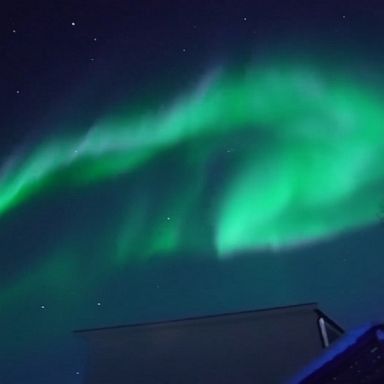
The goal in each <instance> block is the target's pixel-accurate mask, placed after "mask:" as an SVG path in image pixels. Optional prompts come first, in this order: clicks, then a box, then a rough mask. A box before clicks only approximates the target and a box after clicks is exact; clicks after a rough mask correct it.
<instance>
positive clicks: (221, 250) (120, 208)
mask: <svg viewBox="0 0 384 384" xmlns="http://www.w3.org/2000/svg"><path fill="white" fill-rule="evenodd" d="M103 3H104V1H103V0H97V1H93V2H90V1H88V0H86V1H84V2H78V1H74V0H73V1H72V0H68V1H66V2H48V1H47V0H39V1H38V2H37V3H33V4H32V3H31V4H27V3H26V2H25V3H24V2H9V5H4V7H3V8H4V9H3V10H2V12H1V13H0V21H1V23H0V25H1V26H2V28H3V33H2V34H0V49H1V53H2V60H1V61H0V64H1V71H0V100H1V103H0V105H1V111H2V113H1V114H0V128H1V140H0V249H1V254H0V255H1V256H0V327H1V328H0V329H2V330H3V337H2V343H1V347H0V348H1V349H0V356H1V359H0V383H1V384H3V383H4V384H35V383H36V384H52V383H55V384H68V383H70V384H81V383H83V378H84V374H85V361H86V350H85V348H84V345H83V343H82V340H79V338H78V337H75V336H74V335H73V333H72V332H73V331H74V330H76V329H87V328H94V327H95V328H96V327H104V326H114V325H120V324H129V323H139V322H144V321H158V320H166V319H176V318H182V317H193V316H199V315H205V314H218V313H223V312H232V311H241V310H249V309H250V310H252V309H259V308H268V307H274V306H283V305H293V304H300V303H304V302H318V303H319V307H320V308H321V309H322V310H324V312H325V313H326V314H327V315H329V316H330V317H331V318H332V319H334V320H335V321H336V322H338V323H340V325H341V326H344V327H345V328H346V329H352V328H354V327H357V326H361V325H363V324H365V323H367V322H372V321H382V319H384V312H383V309H382V308H383V303H384V300H383V298H382V292H383V291H384V282H383V278H382V270H383V267H384V261H383V260H384V259H383V257H382V255H383V252H384V227H383V224H382V217H383V215H384V214H383V212H384V210H383V207H384V162H383V154H384V123H383V122H384V76H383V71H382V68H383V65H382V64H383V60H384V59H383V56H382V52H383V50H382V49H381V46H382V36H383V32H384V31H383V25H384V24H383V22H382V20H383V18H384V9H383V10H382V8H383V7H382V5H380V4H379V2H377V4H376V7H374V6H373V4H374V3H376V0H372V7H367V6H366V5H365V4H362V3H361V2H358V1H355V0H352V1H349V2H348V4H347V2H343V1H340V2H339V1H332V2H331V1H324V2H304V1H302V0H292V1H284V2H282V1H279V0H271V1H268V2H266V1H265V2H258V1H253V0H252V1H251V0H239V1H236V2H235V1H232V0H228V1H227V0H225V1H222V2H220V4H219V2H216V1H210V2H202V4H198V3H199V2H198V1H193V2H187V1H184V0H180V1H179V0H178V1H176V2H169V4H168V3H167V2H158V3H156V2H154V1H152V0H132V1H130V2H123V1H120V0H116V1H115V0H113V1H109V2H108V3H107V2H105V4H103ZM128 3H129V4H128ZM171 3H172V4H171ZM203 3H204V4H203ZM344 3H345V4H344ZM144 369H146V368H144Z"/></svg>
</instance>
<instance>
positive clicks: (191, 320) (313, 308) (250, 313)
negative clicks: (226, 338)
mask: <svg viewBox="0 0 384 384" xmlns="http://www.w3.org/2000/svg"><path fill="white" fill-rule="evenodd" d="M297 312H315V313H317V314H318V315H319V316H321V317H323V318H325V319H326V320H327V321H328V322H329V323H330V324H332V325H333V326H334V327H335V328H336V329H338V331H340V332H341V333H343V329H342V328H341V327H340V326H339V325H338V324H336V323H335V322H334V321H332V320H331V319H329V318H328V317H327V316H326V315H325V314H324V313H323V312H322V311H320V310H319V309H318V305H317V303H314V302H312V303H304V304H297V305H290V306H281V307H274V308H264V309H256V310H246V311H240V312H229V313H228V312H227V313H221V314H214V315H206V316H198V317H187V318H180V319H176V320H162V321H156V322H145V323H134V324H125V325H116V326H110V327H100V328H90V329H80V330H76V331H74V332H75V333H80V334H88V333H95V332H96V333H97V332H104V331H113V330H120V329H125V330H129V329H134V328H138V327H140V328H147V329H150V328H163V327H169V326H171V327H173V326H177V325H182V326H185V325H188V324H195V323H196V322H200V323H201V322H205V323H206V322H214V321H217V320H224V319H228V320H235V319H237V318H241V319H244V318H247V317H250V318H258V317H260V318H261V317H264V316H278V315H283V314H287V313H297Z"/></svg>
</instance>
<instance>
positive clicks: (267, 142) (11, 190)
mask: <svg viewBox="0 0 384 384" xmlns="http://www.w3.org/2000/svg"><path fill="white" fill-rule="evenodd" d="M383 105H384V104H383V101H382V99H381V96H380V95H379V94H378V93H377V92H373V91H372V90H371V89H370V88H369V87H368V86H363V85H361V84H359V85H358V84H357V83H354V82H352V81H351V80H347V79H346V78H342V77H340V78H336V79H335V78H332V76H331V75H330V73H327V76H325V75H324V74H323V75H322V72H321V71H320V72H317V71H315V70H312V69H310V68H303V67H300V66H292V65H286V66H278V65H277V66H270V65H269V66H261V67H260V68H250V69H248V70H247V71H243V72H241V73H236V74H230V75H227V76H221V77H220V78H219V79H216V80H215V81H212V82H211V83H210V84H208V85H206V87H205V88H204V89H203V90H201V89H200V90H199V92H195V93H191V94H186V95H184V97H182V98H181V99H179V101H178V102H177V103H174V104H173V105H172V106H170V107H169V108H168V109H166V110H165V111H161V112H148V113H147V114H143V115H139V116H136V117H135V116H126V114H125V113H119V114H115V115H112V116H109V117H107V118H105V119H102V120H100V121H99V122H98V123H97V124H95V126H93V127H91V129H89V131H88V132H87V134H85V135H78V136H77V137H57V138H56V139H55V140H51V141H49V142H46V143H43V144H42V145H40V146H39V147H37V148H36V149H35V150H34V151H33V152H31V153H30V154H29V155H28V156H25V157H24V158H22V159H19V161H18V162H17V165H13V166H9V167H8V168H6V167H5V166H4V167H3V172H2V173H0V216H1V215H4V214H5V213H6V212H7V211H9V210H10V209H12V208H16V207H17V206H18V205H20V204H21V203H22V202H24V201H26V200H27V199H29V198H31V197H32V196H33V195H35V194H38V193H42V192H43V191H45V190H48V189H49V188H50V187H51V186H52V185H55V184H59V185H61V184H66V185H76V184H81V183H90V182H97V181H100V180H104V179H106V178H108V177H111V176H115V175H119V174H123V173H129V172H131V171H133V170H138V169H140V168H141V167H144V166H145V165H148V164H149V163H150V162H151V161H152V160H153V159H154V158H156V157H157V156H160V155H161V154H163V153H164V152H167V151H171V150H172V149H173V148H175V147H177V146H178V145H181V144H183V143H188V142H190V143H195V144H196V143H197V142H199V143H204V142H205V143H211V142H212V138H214V141H215V142H216V143H219V142H220V141H221V140H223V138H228V137H230V135H235V136H237V137H241V136H242V135H243V134H244V132H249V130H252V131H254V132H257V133H260V137H262V138H263V139H262V140H261V141H258V139H256V138H255V139H253V140H254V141H255V142H254V143H253V142H250V143H248V144H249V145H248V147H247V150H246V151H244V153H242V154H241V155H240V156H239V158H238V159H240V160H238V162H237V164H236V167H235V168H234V169H232V171H231V172H230V177H229V178H228V180H227V182H226V183H224V184H223V185H222V186H221V190H220V193H219V194H218V197H217V202H216V204H214V205H213V206H212V208H211V210H212V212H211V217H212V218H213V227H214V235H213V237H214V238H213V239H212V243H213V244H214V246H215V248H216V250H217V252H218V254H219V255H228V254H233V253H235V252H238V251H243V250H251V249H260V248H271V247H272V248H275V247H277V248H280V247H286V246H291V245H297V244H301V243H306V242H310V241H313V240H317V239H323V238H327V237H329V236H333V235H337V234H339V233H342V232H345V231H347V230H351V229H357V228H361V227H362V226H365V225H367V224H373V223H375V222H376V221H377V220H379V218H380V217H379V208H380V206H381V203H382V199H383V186H384V161H383V154H384V129H383V125H384V110H383ZM231 137H234V136H231ZM255 137H256V136H255ZM207 145H208V146H209V145H211V144H206V146H207ZM194 148H196V145H195V146H194ZM233 149H234V151H236V150H238V149H237V148H236V147H235V148H233ZM230 150H232V149H230ZM240 151H241V150H240ZM208 153H209V151H208ZM190 155H191V154H190ZM191 156H192V157H193V156H196V157H198V158H201V157H204V156H209V155H207V151H201V152H199V151H198V150H197V151H196V153H192V155H191ZM191 166H193V162H192V165H191ZM0 170H1V169H0ZM212 177H214V175H207V178H212ZM190 182H191V188H192V185H193V184H194V180H191V181H190ZM194 198H195V199H199V194H198V193H197V196H195V197H194ZM190 203H191V201H190V199H186V201H185V203H184V204H190ZM180 205H183V204H182V202H181V203H180V204H179V206H180ZM185 212H186V210H185V209H184V210H183V209H182V208H180V207H179V215H182V214H186V213H185ZM179 224H180V220H174V221H173V222H172V223H169V225H170V226H171V227H172V225H173V227H172V230H170V232H168V235H164V236H167V239H166V240H164V239H163V240H162V239H159V238H158V236H157V237H156V236H155V237H154V238H153V239H152V245H153V246H152V251H153V252H156V250H157V249H164V248H166V250H176V249H178V248H179V247H182V246H183V244H182V242H183V239H184V238H185V237H183V236H182V234H180V229H179V228H178V227H177V226H178V225H179ZM170 233H172V235H170ZM162 242H163V243H164V242H166V243H167V245H166V247H165V246H164V244H163V245H159V246H157V244H161V243H162Z"/></svg>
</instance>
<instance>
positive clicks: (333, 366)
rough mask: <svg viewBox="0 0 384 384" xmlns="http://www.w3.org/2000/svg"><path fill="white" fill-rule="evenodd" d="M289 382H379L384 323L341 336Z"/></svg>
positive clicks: (383, 372) (383, 360)
mask: <svg viewBox="0 0 384 384" xmlns="http://www.w3.org/2000/svg"><path fill="white" fill-rule="evenodd" d="M301 377H302V378H301ZM293 383H300V384H331V383H332V384H337V383H339V384H358V383H359V384H383V383H384V326H383V325H379V326H374V327H371V328H370V329H368V330H367V329H365V330H360V331H355V332H352V333H350V334H349V335H347V336H345V337H343V338H342V339H340V340H339V341H338V342H337V343H335V345H333V346H332V348H330V349H329V350H328V351H327V352H326V353H324V355H322V356H321V357H320V358H318V359H316V360H315V361H314V362H313V363H312V364H310V365H309V366H308V367H307V368H306V369H304V370H303V372H302V373H301V374H300V375H299V376H297V378H296V379H294V380H293Z"/></svg>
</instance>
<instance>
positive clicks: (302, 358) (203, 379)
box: [77, 304, 342, 384]
mask: <svg viewBox="0 0 384 384" xmlns="http://www.w3.org/2000/svg"><path fill="white" fill-rule="evenodd" d="M77 332H78V333H80V334H81V335H82V336H84V337H85V338H86V339H87V341H88V346H89V361H88V369H87V374H86V383H87V384H106V383H108V384H122V383H124V384H127V383H133V384H155V383H156V384H165V383H166V384H189V383H191V384H192V383H193V384H202V383H204V384H205V383H206V384H213V383H220V384H226V383H231V384H240V383H241V384H248V383H249V384H251V383H252V384H255V383H262V384H269V383H271V384H280V383H283V382H284V380H287V379H288V378H290V377H291V376H292V375H293V374H295V373H296V372H297V371H298V370H299V369H300V368H302V367H303V366H305V365H306V364H307V363H308V362H310V361H311V360H312V359H313V358H315V357H316V356H318V355H319V353H320V352H321V351H322V349H323V348H324V347H325V346H327V345H329V343H331V342H332V341H333V340H335V339H336V338H338V337H339V336H340V335H341V334H342V329H341V328H340V327H339V326H338V325H336V324H335V323H334V322H333V321H331V320H330V319H329V318H328V317H327V316H325V315H324V314H323V313H322V312H321V311H319V310H318V309H317V306H316V304H304V305H297V306H290V307H281V308H274V309H267V310H258V311H247V312H240V313H231V314H223V315H217V316H206V317H199V318H190V319H183V320H176V321H167V322H159V323H151V324H137V325H128V326H119V327H113V328H101V329H91V330H83V331H77Z"/></svg>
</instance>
